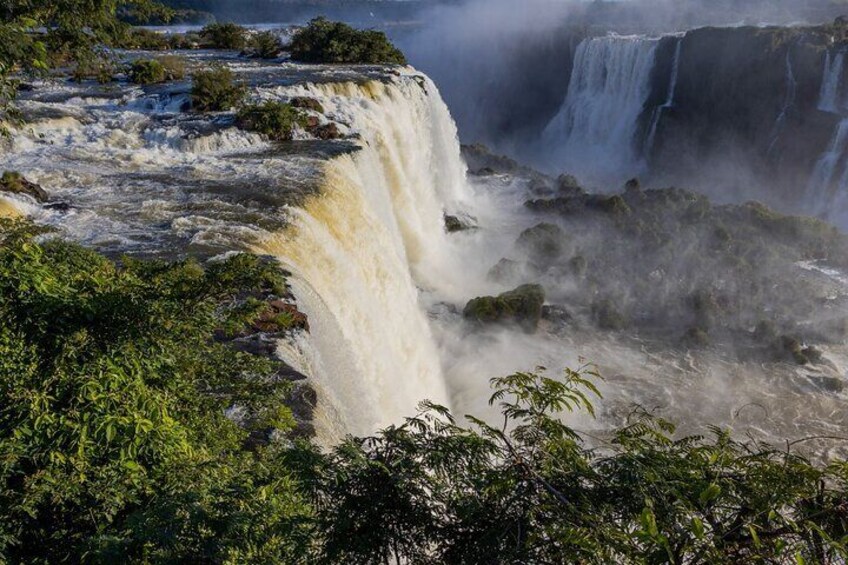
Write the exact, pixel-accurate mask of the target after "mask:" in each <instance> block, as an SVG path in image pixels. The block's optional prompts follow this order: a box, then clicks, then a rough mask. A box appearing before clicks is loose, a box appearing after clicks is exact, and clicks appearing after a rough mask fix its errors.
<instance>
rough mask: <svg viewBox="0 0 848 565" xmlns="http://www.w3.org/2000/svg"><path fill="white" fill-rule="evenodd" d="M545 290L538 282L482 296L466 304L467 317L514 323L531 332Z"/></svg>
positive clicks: (476, 320)
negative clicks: (495, 294) (496, 294)
mask: <svg viewBox="0 0 848 565" xmlns="http://www.w3.org/2000/svg"><path fill="white" fill-rule="evenodd" d="M544 303H545V291H544V289H543V288H542V287H541V286H540V285H538V284H525V285H522V286H520V287H518V288H516V289H515V290H511V291H509V292H504V293H503V294H500V295H498V296H482V297H479V298H475V299H473V300H470V301H469V302H468V304H466V306H465V310H464V311H463V316H465V318H466V319H468V320H472V321H475V322H480V323H484V324H492V323H516V324H519V325H520V326H521V327H523V328H524V329H525V330H526V331H529V332H534V331H536V327H537V326H538V325H539V320H541V318H542V305H543V304H544Z"/></svg>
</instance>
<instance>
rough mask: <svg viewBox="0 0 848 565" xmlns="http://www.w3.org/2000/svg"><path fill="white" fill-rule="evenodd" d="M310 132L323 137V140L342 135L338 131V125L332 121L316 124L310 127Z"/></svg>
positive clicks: (337, 137) (319, 137)
mask: <svg viewBox="0 0 848 565" xmlns="http://www.w3.org/2000/svg"><path fill="white" fill-rule="evenodd" d="M310 133H312V135H314V136H315V137H317V138H318V139H323V140H325V141H326V140H330V139H339V138H340V137H342V133H341V132H340V131H339V126H337V125H336V124H334V123H333V122H330V123H328V124H324V125H320V126H316V127H314V128H312V129H311V131H310Z"/></svg>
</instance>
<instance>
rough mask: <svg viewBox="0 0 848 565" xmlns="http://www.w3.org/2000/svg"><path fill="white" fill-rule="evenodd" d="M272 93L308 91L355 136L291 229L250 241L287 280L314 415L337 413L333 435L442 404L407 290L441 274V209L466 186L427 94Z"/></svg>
mask: <svg viewBox="0 0 848 565" xmlns="http://www.w3.org/2000/svg"><path fill="white" fill-rule="evenodd" d="M265 94H266V95H267V94H268V93H265ZM276 94H278V95H280V96H293V95H304V96H310V97H313V98H316V99H318V100H319V101H320V102H321V103H322V105H323V106H324V108H325V110H326V111H327V113H328V115H329V116H331V117H332V118H333V119H336V120H338V121H341V122H343V123H346V124H348V126H349V127H350V129H351V130H352V131H354V132H356V133H357V134H359V135H360V142H359V146H360V149H359V150H358V151H356V152H355V153H353V154H350V155H344V156H342V157H337V158H335V159H333V160H331V161H330V162H328V163H327V165H326V167H325V171H324V174H325V179H324V181H323V184H322V188H321V191H320V193H319V195H317V196H315V197H313V198H311V199H309V201H308V202H307V203H306V204H305V205H304V206H302V207H296V208H293V209H292V210H291V226H290V227H289V228H287V229H286V230H285V231H284V232H283V233H281V234H277V235H275V236H273V237H271V238H268V239H266V240H265V241H264V242H263V243H261V244H260V249H263V250H266V251H268V252H270V253H272V254H274V255H276V256H277V257H279V258H280V259H282V260H283V262H284V263H285V264H287V265H289V266H290V267H291V269H292V270H293V271H294V273H295V275H296V277H297V279H298V282H297V283H296V284H297V287H298V289H299V292H298V296H299V298H300V303H301V306H302V308H303V309H304V310H305V311H306V312H307V314H308V315H309V316H310V320H312V323H311V338H310V339H311V341H312V342H313V343H314V346H315V349H316V350H317V351H318V352H319V355H320V357H321V359H320V364H321V366H322V369H321V371H320V374H316V375H314V376H315V379H316V381H317V382H318V385H319V387H320V390H321V391H322V392H323V393H324V394H323V396H324V398H325V399H326V400H327V403H328V406H326V407H325V408H324V410H323V412H324V413H325V414H326V413H327V412H328V411H330V410H332V411H333V412H335V414H334V416H327V418H328V420H332V419H333V417H335V418H336V419H338V420H339V422H338V424H339V428H340V429H339V430H337V431H342V430H344V431H351V432H354V433H360V434H364V433H369V432H371V431H373V430H374V429H376V428H378V427H382V426H386V425H388V424H390V423H395V422H398V421H400V420H401V419H402V418H403V417H404V416H407V415H409V414H412V413H414V411H415V408H416V405H417V403H418V402H420V401H421V400H423V399H430V400H433V401H436V402H439V403H442V404H449V397H448V393H447V387H446V384H445V380H444V376H443V373H442V368H441V359H440V355H439V351H438V349H437V348H436V344H435V342H434V340H433V336H432V332H431V330H430V327H429V324H428V321H427V317H426V315H425V312H424V310H423V309H422V307H421V305H420V301H421V300H420V296H419V291H418V286H419V285H420V286H424V287H429V286H433V285H439V284H441V281H442V280H443V279H442V278H441V277H442V276H443V275H444V274H445V264H444V261H445V260H446V259H447V258H448V256H449V253H448V252H447V251H446V250H447V249H448V248H449V246H448V242H447V235H446V233H445V230H444V220H443V215H444V213H445V211H446V210H448V209H450V208H451V207H453V206H457V205H458V204H459V202H460V201H461V200H462V198H463V195H464V191H465V184H466V180H465V170H464V166H463V164H462V161H461V159H460V157H459V142H458V141H457V135H456V129H455V127H454V125H453V122H452V120H451V119H450V115H449V113H448V111H447V108H446V107H445V106H444V103H443V102H442V101H441V98H440V97H439V95H438V91H437V90H436V88H435V86H434V85H433V84H432V83H431V82H429V81H428V80H426V79H424V78H423V77H420V76H405V77H401V78H399V79H398V80H395V81H391V82H388V83H384V82H378V81H370V82H366V83H364V84H355V83H331V84H310V85H305V86H299V87H295V88H281V89H279V90H278V91H277V93H276Z"/></svg>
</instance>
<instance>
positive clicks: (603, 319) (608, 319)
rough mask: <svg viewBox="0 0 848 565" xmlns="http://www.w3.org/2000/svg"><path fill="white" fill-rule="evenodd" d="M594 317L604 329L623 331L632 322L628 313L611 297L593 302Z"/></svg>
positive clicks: (596, 322) (597, 323)
mask: <svg viewBox="0 0 848 565" xmlns="http://www.w3.org/2000/svg"><path fill="white" fill-rule="evenodd" d="M592 318H593V319H594V321H595V324H596V325H597V326H598V327H599V328H600V329H602V330H610V331H621V330H623V329H626V328H627V326H628V325H629V324H630V321H629V319H628V317H627V315H626V314H624V312H622V311H621V309H620V308H619V307H618V305H617V304H616V303H615V302H614V301H613V300H611V299H609V298H605V299H601V300H597V301H595V302H594V303H593V304H592Z"/></svg>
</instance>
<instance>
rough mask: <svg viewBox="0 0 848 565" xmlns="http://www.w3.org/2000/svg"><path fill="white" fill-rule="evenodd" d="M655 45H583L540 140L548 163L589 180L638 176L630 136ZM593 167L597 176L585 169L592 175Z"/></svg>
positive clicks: (618, 39) (621, 40)
mask: <svg viewBox="0 0 848 565" xmlns="http://www.w3.org/2000/svg"><path fill="white" fill-rule="evenodd" d="M658 44H659V40H658V39H655V38H646V37H641V36H617V35H611V36H606V37H594V38H590V39H585V40H583V42H582V43H581V44H580V45H579V47H578V48H577V53H576V55H575V58H574V70H573V71H572V75H571V82H570V84H569V87H568V94H567V96H566V99H565V101H564V103H563V105H562V108H561V109H560V111H559V113H558V114H557V115H556V116H555V117H554V118H553V120H551V122H550V123H549V124H548V126H547V127H546V128H545V131H544V133H543V134H542V139H543V142H544V144H545V145H546V146H547V147H548V148H549V150H550V151H552V155H553V158H552V162H554V163H556V164H557V165H558V166H559V167H560V168H561V169H562V170H568V171H572V172H575V173H577V174H580V175H581V177H585V178H587V179H592V180H595V179H597V180H607V179H609V180H619V179H618V177H622V178H623V177H627V176H633V175H635V174H637V173H639V172H641V171H642V169H643V168H644V163H643V162H642V160H641V151H640V150H641V148H640V147H637V145H636V143H635V136H636V132H637V129H638V120H639V116H640V115H641V114H642V111H643V110H644V108H645V102H646V100H647V98H648V95H649V94H650V86H651V84H650V78H651V70H652V69H653V67H654V62H655V55H656V49H657V45H658ZM598 163H603V170H591V169H589V168H587V167H595V168H596V169H597V164H598ZM604 177H606V178H604ZM610 177H614V178H612V179H610Z"/></svg>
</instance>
